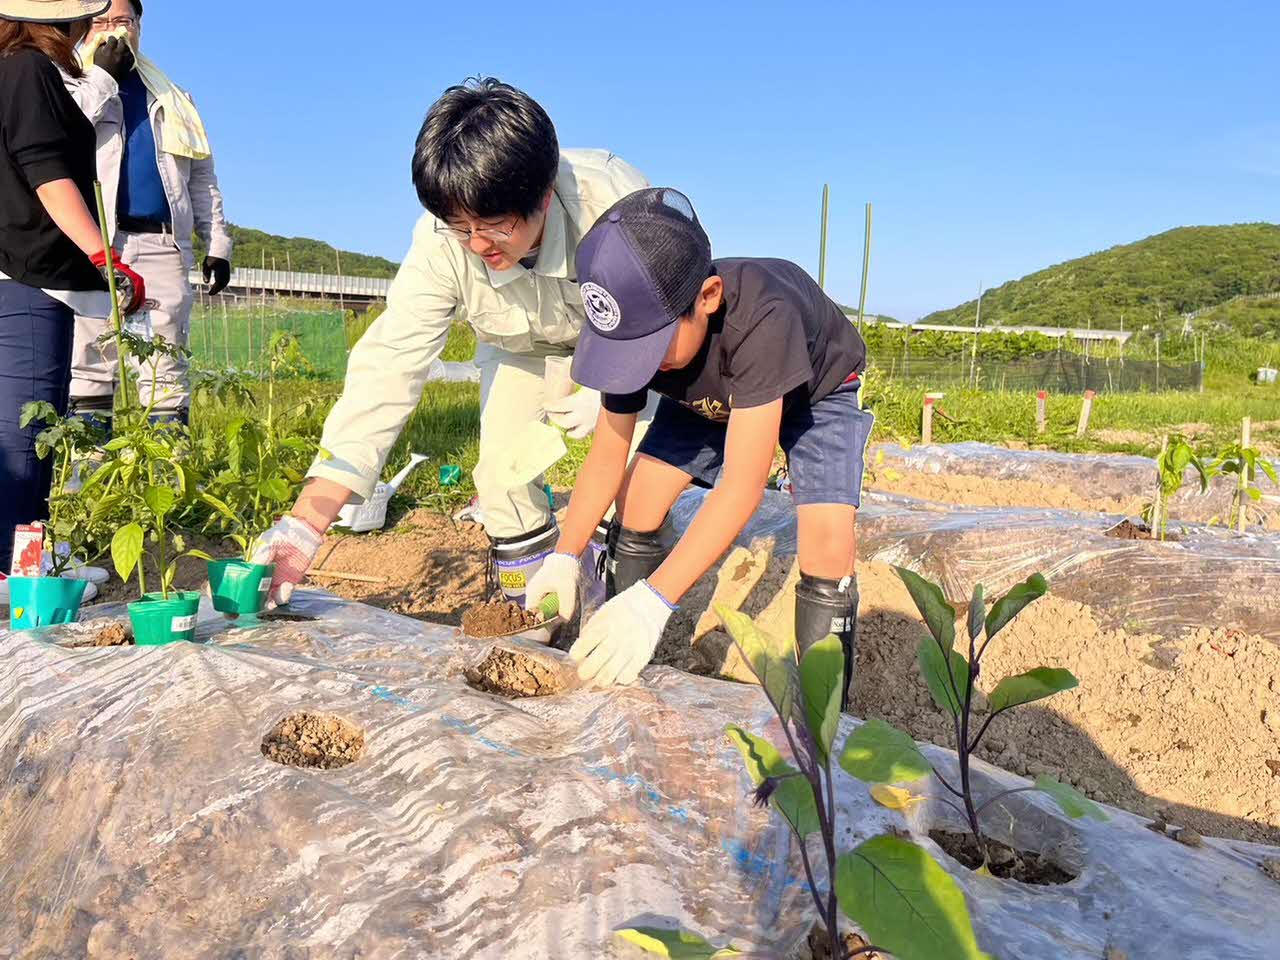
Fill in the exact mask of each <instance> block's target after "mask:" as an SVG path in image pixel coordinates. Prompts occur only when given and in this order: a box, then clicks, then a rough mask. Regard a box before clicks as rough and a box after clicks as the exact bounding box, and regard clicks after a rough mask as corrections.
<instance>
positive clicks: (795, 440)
mask: <svg viewBox="0 0 1280 960" xmlns="http://www.w3.org/2000/svg"><path fill="white" fill-rule="evenodd" d="M859 386H860V385H859V384H858V383H851V384H846V385H845V386H842V387H840V388H839V389H838V390H836V391H835V393H832V394H830V395H829V396H826V397H824V398H823V399H821V400H819V401H818V402H817V403H813V404H809V403H804V402H794V403H793V404H792V405H791V406H790V407H789V408H788V409H787V410H786V411H785V413H784V414H783V416H782V427H781V430H780V431H779V436H778V441H779V443H780V444H781V446H782V450H783V452H784V453H785V454H786V455H787V470H788V473H789V475H790V478H791V492H792V496H794V497H795V501H796V504H797V505H799V506H805V505H810V504H819V503H839V504H845V505H847V506H852V507H858V506H861V505H862V473H863V469H864V464H865V458H866V451H867V443H868V441H870V439H871V430H872V427H874V426H875V422H876V418H875V415H874V414H872V413H870V412H868V411H866V410H862V409H861V408H860V406H859V403H858V391H859ZM727 433H728V425H727V424H724V423H716V422H715V421H713V420H708V419H707V418H706V417H701V416H699V415H698V414H696V413H694V412H693V411H692V410H688V409H686V408H684V407H682V406H681V405H680V404H678V403H676V402H675V401H674V400H671V399H670V398H668V397H663V398H662V400H661V402H660V403H659V404H658V412H657V413H656V414H654V417H653V423H652V425H651V426H650V427H649V432H648V433H647V434H645V438H644V440H643V441H642V442H641V444H640V447H639V449H638V450H637V451H636V452H637V453H643V454H645V455H647V456H650V457H652V458H653V459H655V460H660V461H662V462H663V463H666V464H670V465H671V466H673V467H675V468H677V469H678V470H682V471H684V472H685V473H687V474H689V476H690V477H692V478H693V482H694V483H696V484H697V485H698V486H701V487H713V486H715V482H716V479H717V478H718V477H719V476H720V471H721V469H723V467H724V442H725V436H726V435H727Z"/></svg>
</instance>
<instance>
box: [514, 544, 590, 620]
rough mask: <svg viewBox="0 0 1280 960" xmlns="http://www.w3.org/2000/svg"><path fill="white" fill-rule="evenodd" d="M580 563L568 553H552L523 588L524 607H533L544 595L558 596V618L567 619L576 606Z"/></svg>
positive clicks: (530, 608) (580, 571) (527, 608)
mask: <svg viewBox="0 0 1280 960" xmlns="http://www.w3.org/2000/svg"><path fill="white" fill-rule="evenodd" d="M581 573H582V564H581V563H580V562H579V561H578V558H577V557H575V556H573V554H570V553H552V554H549V555H548V556H547V559H545V560H543V561H542V566H541V567H539V568H538V572H537V573H535V574H534V575H533V576H532V577H530V578H529V583H528V585H527V586H525V588H524V608H525V609H526V610H532V609H534V608H535V607H536V606H537V605H538V604H539V603H541V602H542V600H543V598H544V597H549V596H551V594H553V593H554V594H555V595H556V596H558V597H559V598H560V618H561V619H562V620H568V619H569V618H570V617H572V616H573V611H574V610H576V609H577V608H578V577H579V575H580V574H581Z"/></svg>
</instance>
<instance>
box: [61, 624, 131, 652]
mask: <svg viewBox="0 0 1280 960" xmlns="http://www.w3.org/2000/svg"><path fill="white" fill-rule="evenodd" d="M61 645H62V646H64V647H71V648H72V649H83V648H88V647H127V646H132V645H133V635H132V634H131V633H130V631H129V627H128V625H127V624H125V623H124V622H122V621H120V620H90V621H87V622H85V623H81V624H76V629H75V631H74V632H73V633H72V634H71V636H69V637H67V638H66V639H65V640H63V641H61Z"/></svg>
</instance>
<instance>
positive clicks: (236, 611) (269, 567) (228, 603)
mask: <svg viewBox="0 0 1280 960" xmlns="http://www.w3.org/2000/svg"><path fill="white" fill-rule="evenodd" d="M275 572H276V568H275V566H274V565H273V564H261V563H246V562H245V561H243V560H210V561H209V592H210V594H211V595H212V596H213V609H215V610H217V611H218V612H219V613H229V614H232V615H234V616H237V617H241V616H250V617H251V616H253V615H254V614H256V613H260V612H261V611H262V608H263V607H264V606H266V603H267V593H268V592H269V591H270V590H271V578H272V576H274V575H275Z"/></svg>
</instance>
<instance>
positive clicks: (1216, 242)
mask: <svg viewBox="0 0 1280 960" xmlns="http://www.w3.org/2000/svg"><path fill="white" fill-rule="evenodd" d="M1277 292H1280V224H1273V223H1245V224H1236V225H1234V226H1223V227H1179V228H1178V229H1176V230H1170V231H1168V232H1166V233H1160V234H1157V235H1156V236H1153V237H1147V238H1146V239H1145V240H1140V241H1138V242H1137V243H1130V244H1125V245H1124V246H1119V247H1112V248H1111V249H1110V250H1103V251H1102V252H1100V253H1094V254H1090V255H1089V256H1087V257H1080V258H1079V259H1077V260H1069V261H1067V262H1066V263H1060V264H1058V265H1056V266H1053V267H1049V268H1048V269H1045V270H1041V271H1039V272H1037V273H1033V274H1030V275H1029V276H1026V277H1023V278H1022V279H1021V280H1011V281H1009V282H1008V283H1006V284H1004V285H1003V286H1000V287H997V288H996V289H994V290H989V291H987V292H986V293H985V294H984V295H983V298H982V321H983V325H984V326H986V325H987V324H992V325H996V324H1032V325H1038V326H1054V327H1083V326H1086V325H1087V324H1089V323H1090V322H1092V323H1093V325H1094V326H1097V327H1107V328H1112V329H1114V328H1117V327H1119V325H1120V317H1121V315H1123V316H1124V325H1125V328H1126V329H1141V328H1142V327H1144V326H1148V325H1149V326H1152V327H1157V326H1158V327H1161V328H1168V327H1170V326H1181V324H1182V315H1183V314H1185V313H1191V312H1195V311H1200V310H1206V308H1209V307H1214V306H1216V305H1219V304H1222V305H1224V308H1225V305H1226V303H1227V301H1232V300H1233V298H1242V299H1240V300H1236V301H1235V303H1236V306H1235V308H1233V309H1230V310H1226V309H1224V310H1223V312H1222V313H1221V315H1220V316H1219V315H1217V314H1215V315H1214V316H1213V319H1214V320H1217V321H1221V322H1222V323H1223V324H1224V325H1228V326H1230V327H1231V328H1233V329H1235V330H1236V332H1239V333H1243V334H1246V335H1249V336H1267V335H1268V334H1269V335H1271V336H1275V335H1276V333H1277V332H1280V325H1276V324H1278V323H1280V310H1277V309H1276V304H1275V301H1270V300H1266V299H1263V298H1258V299H1256V300H1250V299H1247V298H1249V297H1257V295H1260V294H1269V293H1277ZM974 309H975V301H973V300H970V301H969V302H967V303H962V304H961V305H960V306H958V307H955V308H953V309H951V310H940V311H938V312H936V313H932V314H930V315H929V316H927V317H925V318H924V319H923V320H922V321H921V322H922V323H941V324H962V325H968V324H972V323H973V320H974ZM1208 315H1209V312H1208V311H1207V310H1206V312H1205V315H1203V316H1202V317H1201V318H1200V319H1201V320H1203V319H1205V318H1206V317H1208ZM1260 318H1261V319H1260ZM1197 326H1202V324H1201V323H1197Z"/></svg>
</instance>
